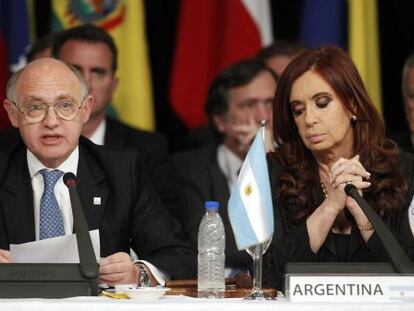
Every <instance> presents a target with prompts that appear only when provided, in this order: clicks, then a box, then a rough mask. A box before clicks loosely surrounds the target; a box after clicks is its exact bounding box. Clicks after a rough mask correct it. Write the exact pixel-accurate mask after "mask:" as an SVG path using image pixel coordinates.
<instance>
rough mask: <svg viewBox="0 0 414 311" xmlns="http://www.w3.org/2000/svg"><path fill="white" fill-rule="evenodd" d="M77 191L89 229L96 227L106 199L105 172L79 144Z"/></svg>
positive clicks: (98, 224) (99, 221) (107, 191)
mask: <svg viewBox="0 0 414 311" xmlns="http://www.w3.org/2000/svg"><path fill="white" fill-rule="evenodd" d="M77 179H78V191H79V197H80V200H81V203H82V208H83V210H84V213H85V217H86V221H87V223H88V227H89V230H93V229H98V228H99V226H100V224H101V220H102V216H103V214H104V210H105V207H106V205H107V201H108V194H109V190H108V186H107V184H106V179H105V174H104V172H103V171H102V170H101V168H100V167H99V165H98V164H97V162H96V159H95V158H94V157H92V155H91V154H90V152H89V150H87V149H86V148H84V147H83V146H82V145H80V148H79V165H78V173H77Z"/></svg>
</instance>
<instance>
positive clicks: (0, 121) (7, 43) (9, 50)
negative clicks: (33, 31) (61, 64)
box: [0, 0, 31, 128]
mask: <svg viewBox="0 0 414 311" xmlns="http://www.w3.org/2000/svg"><path fill="white" fill-rule="evenodd" d="M28 3H29V2H26V0H0V101H3V99H4V98H5V95H6V94H5V90H6V83H7V80H8V78H9V76H10V74H11V73H12V72H15V71H17V70H18V69H20V68H22V67H23V66H24V65H25V64H26V58H25V51H26V48H27V47H28V45H29V43H30V37H29V29H30V28H31V27H29V25H30V20H29V17H30V14H29V11H28V7H27V4H28ZM9 126H10V123H9V120H8V118H7V116H6V113H5V111H4V108H3V107H1V109H0V128H5V127H9Z"/></svg>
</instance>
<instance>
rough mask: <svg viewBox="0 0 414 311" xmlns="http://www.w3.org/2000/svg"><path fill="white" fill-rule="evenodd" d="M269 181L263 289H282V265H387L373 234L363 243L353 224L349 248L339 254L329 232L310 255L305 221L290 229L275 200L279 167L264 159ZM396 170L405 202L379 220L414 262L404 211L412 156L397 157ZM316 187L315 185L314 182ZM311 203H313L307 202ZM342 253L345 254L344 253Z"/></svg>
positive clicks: (412, 187)
mask: <svg viewBox="0 0 414 311" xmlns="http://www.w3.org/2000/svg"><path fill="white" fill-rule="evenodd" d="M268 163H269V171H270V180H271V187H272V196H273V208H274V212H275V234H274V236H273V240H272V245H271V247H270V248H269V250H268V252H267V253H266V254H265V255H264V261H263V264H264V273H263V282H264V284H265V286H270V287H275V288H278V289H281V288H283V285H284V283H283V282H284V280H283V271H284V266H285V264H286V262H338V261H344V262H387V261H389V256H388V255H387V253H386V251H385V249H384V247H383V245H382V242H381V241H380V239H379V237H378V235H377V233H376V232H374V233H373V235H372V236H371V238H370V239H369V240H368V241H367V243H366V242H365V241H364V240H363V238H362V236H361V234H360V231H359V229H358V228H357V227H356V224H355V223H353V224H352V228H351V234H350V237H349V245H348V249H347V250H346V251H343V252H342V256H345V258H341V259H339V257H340V255H339V253H338V249H337V247H336V241H335V237H334V234H333V233H332V232H330V233H329V234H328V236H327V238H326V240H325V242H324V243H323V245H322V246H321V248H320V250H319V251H318V253H317V254H315V253H313V251H312V250H311V248H310V245H309V236H308V231H307V228H306V221H305V220H304V221H303V222H302V223H300V224H298V225H295V226H293V225H292V224H290V223H289V220H288V219H287V210H288V208H289V206H288V204H286V203H283V202H280V201H278V200H277V193H278V192H279V191H280V188H279V173H280V170H281V166H280V164H279V162H278V161H277V160H276V159H274V158H270V157H269V159H268ZM368 170H369V169H368ZM400 171H401V173H402V174H403V176H405V178H406V180H407V182H408V187H409V188H408V192H407V195H406V203H405V205H404V206H402V207H401V209H400V210H399V211H398V213H396V214H393V215H387V216H385V217H383V221H384V222H385V224H386V225H387V226H388V228H389V229H390V230H391V231H392V232H393V233H394V235H395V237H396V238H397V240H399V242H400V243H401V245H402V247H403V248H404V249H405V251H406V252H407V254H408V256H409V257H410V258H411V260H413V259H414V237H413V232H411V229H410V225H409V220H408V217H409V215H408V214H409V213H408V208H409V206H410V203H411V200H412V199H413V194H414V156H413V155H411V154H409V153H401V155H400ZM318 184H319V183H318ZM323 196H324V195H323V192H322V189H319V202H315V205H316V206H318V205H320V204H321V203H322V201H323V199H324V197H323ZM311 204H313V203H311ZM344 253H345V254H344Z"/></svg>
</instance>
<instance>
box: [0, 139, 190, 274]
mask: <svg viewBox="0 0 414 311" xmlns="http://www.w3.org/2000/svg"><path fill="white" fill-rule="evenodd" d="M77 179H78V190H79V195H80V198H81V202H82V206H83V209H84V212H85V216H86V220H87V223H88V226H89V229H90V230H92V229H99V231H100V241H101V256H108V255H111V254H113V253H116V252H121V251H122V252H126V253H129V248H130V247H131V248H132V249H134V251H135V252H136V253H137V254H138V256H139V257H140V259H144V260H147V261H149V262H151V263H152V264H154V265H155V266H156V267H158V268H159V269H161V270H163V271H165V272H167V273H169V274H170V275H171V276H172V277H173V278H180V279H181V278H193V277H195V275H196V257H195V252H194V251H193V250H192V249H191V247H190V245H189V243H188V242H187V240H186V238H185V235H184V234H183V232H182V230H181V226H180V225H179V223H178V222H176V221H175V220H174V219H173V218H172V217H171V216H170V215H169V214H168V213H167V212H166V211H165V208H164V207H163V206H162V203H161V201H160V200H159V198H158V196H157V195H156V194H155V192H154V191H153V190H152V187H151V186H150V185H149V184H148V182H147V177H146V174H144V173H143V164H142V161H141V159H140V156H139V154H138V153H137V152H134V151H125V150H123V149H119V148H115V147H107V146H97V145H95V144H93V143H92V142H90V141H89V140H87V139H86V138H81V139H80V144H79V165H78V172H77ZM0 185H1V187H0V248H2V249H8V248H9V244H11V243H15V244H19V243H25V242H29V241H33V240H35V226H34V209H33V196H32V187H31V181H30V176H29V172H28V167H27V160H26V147H25V146H24V145H23V144H17V145H15V146H13V147H12V148H9V149H6V150H4V151H3V152H1V153H0ZM94 197H101V198H102V204H101V205H98V206H97V205H93V198H94Z"/></svg>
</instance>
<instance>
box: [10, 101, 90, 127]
mask: <svg viewBox="0 0 414 311" xmlns="http://www.w3.org/2000/svg"><path fill="white" fill-rule="evenodd" d="M82 103H83V101H82ZM82 103H81V104H80V105H79V106H78V105H77V104H76V102H74V101H72V100H70V99H62V100H59V101H58V102H56V103H55V104H53V105H48V104H46V103H41V102H35V103H28V104H26V105H22V106H19V105H17V104H16V103H15V102H13V104H14V105H15V106H16V108H17V110H18V111H19V112H20V113H21V114H23V115H24V117H25V119H26V121H27V122H28V123H30V124H36V123H39V122H41V121H43V119H44V118H45V117H46V112H49V110H50V109H53V111H54V112H55V113H56V115H57V116H58V117H59V118H61V119H63V120H66V121H71V120H73V119H74V118H76V116H77V115H78V111H79V109H80V108H81V107H82Z"/></svg>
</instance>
